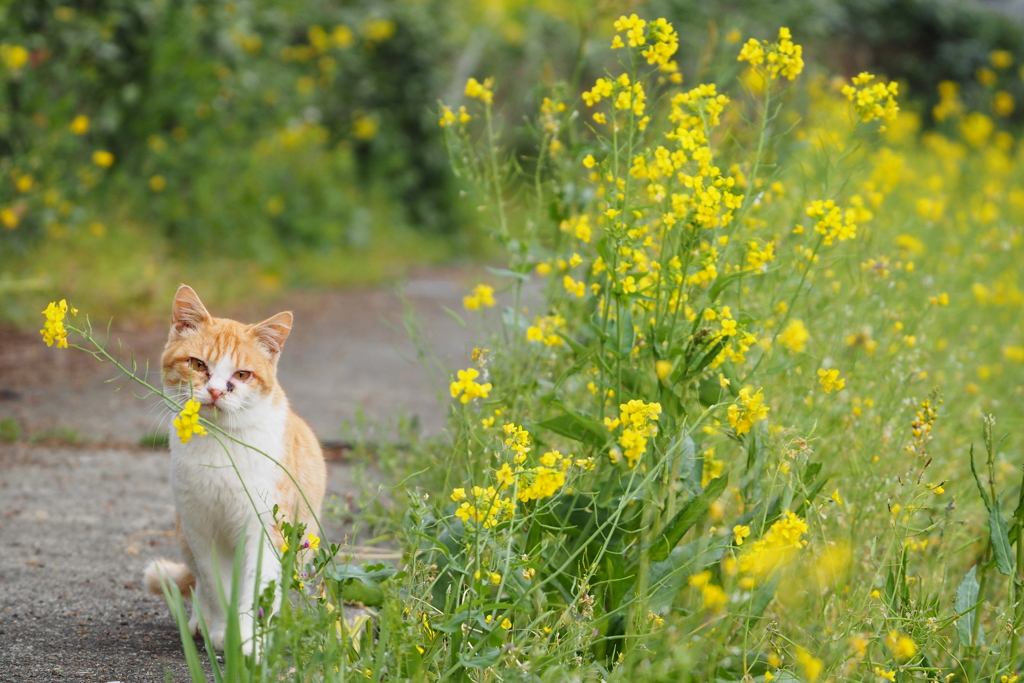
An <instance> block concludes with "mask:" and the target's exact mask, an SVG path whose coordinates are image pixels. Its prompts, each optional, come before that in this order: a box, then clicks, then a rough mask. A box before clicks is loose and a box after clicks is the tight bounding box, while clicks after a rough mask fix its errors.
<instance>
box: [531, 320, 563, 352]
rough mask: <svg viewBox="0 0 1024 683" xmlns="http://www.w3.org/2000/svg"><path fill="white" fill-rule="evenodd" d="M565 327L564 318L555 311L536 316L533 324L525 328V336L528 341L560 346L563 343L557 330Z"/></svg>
mask: <svg viewBox="0 0 1024 683" xmlns="http://www.w3.org/2000/svg"><path fill="white" fill-rule="evenodd" d="M564 327H565V318H563V317H562V316H560V315H558V314H557V313H555V314H552V315H543V316H537V317H536V318H534V320H533V324H532V325H530V326H529V327H527V328H526V338H527V339H529V340H530V341H538V342H543V344H544V345H545V346H561V345H562V344H564V343H565V341H564V340H563V339H562V337H561V336H559V334H558V331H559V330H561V329H563V328H564Z"/></svg>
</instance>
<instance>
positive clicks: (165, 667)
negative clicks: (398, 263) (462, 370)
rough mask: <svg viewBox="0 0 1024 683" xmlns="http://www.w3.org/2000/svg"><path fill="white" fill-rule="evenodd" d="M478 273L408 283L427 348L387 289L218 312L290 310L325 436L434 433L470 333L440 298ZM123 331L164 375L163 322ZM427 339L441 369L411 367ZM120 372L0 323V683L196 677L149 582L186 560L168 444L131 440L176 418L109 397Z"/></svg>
mask: <svg viewBox="0 0 1024 683" xmlns="http://www.w3.org/2000/svg"><path fill="white" fill-rule="evenodd" d="M474 277H475V275H474V274H472V273H467V272H458V271H449V272H430V273H424V274H421V275H419V276H417V277H414V278H413V279H411V280H410V281H409V282H408V284H407V287H406V290H405V291H406V294H407V299H408V302H409V305H410V306H411V307H412V308H413V309H414V310H415V311H416V314H417V317H418V319H419V321H420V325H421V329H422V339H423V344H422V345H421V346H420V347H419V349H418V348H417V345H415V344H413V343H412V342H410V341H409V338H408V335H407V334H406V332H405V330H404V329H403V325H402V312H403V304H402V302H401V300H400V298H399V297H398V296H397V295H396V294H395V292H394V290H383V289H381V290H354V291H346V292H318V293H297V294H292V295H289V296H287V297H286V298H285V300H284V301H282V302H280V303H279V304H278V305H275V306H273V307H272V308H271V307H268V310H244V309H242V310H235V311H218V310H213V311H211V312H212V313H213V314H214V315H221V316H226V317H235V318H237V319H240V320H243V321H257V320H260V319H263V318H265V317H267V316H268V315H271V314H273V313H275V312H277V311H279V310H282V309H291V310H294V311H295V315H296V323H295V327H294V329H293V331H292V335H291V337H290V338H289V340H288V342H287V345H286V347H285V350H284V353H283V354H282V358H281V363H280V369H279V379H280V381H281V384H282V386H284V388H285V391H286V392H287V394H288V397H289V399H290V401H291V403H292V407H293V408H294V409H295V410H296V412H298V413H299V414H300V415H301V416H302V417H304V418H305V419H306V420H307V421H308V422H309V423H310V424H311V426H312V427H313V429H314V431H316V433H317V434H318V436H319V437H320V438H321V440H326V441H331V440H339V439H340V440H344V439H351V438H355V437H358V436H360V435H362V436H364V437H366V436H367V434H366V432H367V431H368V430H369V431H370V432H371V433H370V434H369V435H368V436H369V438H376V439H388V438H395V434H396V433H397V432H396V431H395V429H394V426H395V425H396V424H397V421H398V420H399V419H400V418H402V419H405V420H406V421H415V422H416V423H417V424H418V425H419V426H420V429H421V430H422V431H423V432H426V433H437V432H438V431H440V430H441V429H442V427H443V415H444V413H443V411H444V405H445V394H446V387H447V377H448V373H449V372H450V371H451V369H453V368H455V367H456V366H459V367H465V364H466V361H467V353H468V351H469V350H470V349H471V348H472V346H473V343H472V342H473V338H474V336H475V334H474V330H473V329H472V328H473V327H474V326H475V324H474V323H470V325H469V327H468V328H465V327H462V326H461V325H460V324H459V323H458V322H457V321H456V320H455V318H454V317H453V316H451V315H449V314H448V313H446V312H445V311H444V309H443V308H442V307H447V308H449V309H452V310H461V299H462V296H463V294H464V293H465V292H466V290H467V289H468V286H470V285H472V284H473V282H472V281H471V280H472V279H473V278H474ZM201 294H202V293H201V292H200V295H201ZM168 305H169V304H168ZM494 315H495V314H494V313H493V312H491V316H490V319H491V320H492V321H493V318H494ZM467 322H469V319H467ZM485 324H486V323H485ZM115 334H116V336H117V337H118V338H119V339H120V340H121V344H122V348H123V349H124V350H125V355H126V356H129V355H130V353H134V354H135V358H136V359H137V360H138V361H139V363H140V366H143V367H144V366H145V362H146V361H147V360H148V361H149V362H150V368H152V370H151V372H150V379H151V380H153V381H156V380H157V379H158V377H159V373H158V371H157V370H156V369H157V368H158V365H157V363H158V361H159V354H160V351H161V349H162V347H163V343H164V340H165V338H166V330H165V329H162V328H158V329H145V330H131V331H125V330H121V331H120V332H117V333H115ZM115 347H116V344H115ZM420 349H422V351H423V352H424V353H425V354H426V355H427V356H429V357H431V358H433V359H434V360H435V361H436V362H435V363H434V367H435V368H436V369H435V371H433V372H431V371H428V370H427V369H425V368H424V365H423V364H422V363H418V362H417V354H418V352H419V350H420ZM112 376H114V373H113V372H112V369H111V367H110V366H105V365H101V364H99V363H97V362H96V361H95V360H93V359H91V358H90V357H88V356H86V355H85V354H83V353H80V352H77V351H75V350H73V349H69V350H61V351H57V350H55V349H49V348H47V347H46V346H45V345H43V344H42V343H41V342H40V341H39V336H38V334H31V333H15V332H11V331H6V332H0V420H3V419H5V418H14V419H15V420H16V421H17V423H18V425H19V426H20V429H21V433H22V439H21V441H20V442H19V443H14V444H3V443H0V683H7V682H8V681H10V682H12V683H13V682H18V683H21V682H28V681H33V682H38V683H42V682H44V681H68V680H72V681H75V680H82V681H105V682H110V681H122V682H124V683H129V682H131V683H134V682H136V681H163V680H165V678H164V676H165V673H166V672H171V675H172V676H173V680H174V681H185V680H188V678H187V671H186V667H185V663H184V659H183V657H182V654H181V646H180V643H179V640H178V633H177V630H176V627H175V625H174V622H173V620H172V619H171V616H170V612H169V610H168V608H167V606H166V605H165V604H164V601H163V599H162V598H159V597H156V596H151V595H148V594H147V593H145V592H144V591H143V589H142V587H141V581H140V576H141V572H142V569H143V567H144V566H145V564H146V563H147V562H148V561H149V560H150V559H152V558H154V557H158V556H161V555H168V556H170V557H177V555H176V548H175V547H174V545H173V542H172V540H171V538H170V536H169V532H170V530H171V528H172V526H173V505H172V500H171V492H170V485H169V482H168V462H167V453H166V449H153V448H149V449H144V448H139V447H138V443H139V440H140V438H141V437H143V435H145V434H149V433H153V432H156V431H166V426H167V424H168V422H169V420H170V415H169V414H167V413H166V411H163V410H162V409H161V408H160V407H159V405H158V404H157V403H156V402H155V401H154V400H153V399H152V397H150V398H149V399H146V400H139V399H137V398H136V397H135V396H133V394H132V390H131V389H130V388H128V387H126V388H123V389H121V390H120V391H115V389H116V388H117V386H118V383H105V382H104V380H106V379H108V378H110V377H112ZM69 443H73V444H74V445H69ZM358 471H360V470H358V469H356V468H354V467H353V466H352V465H349V464H346V463H344V462H337V461H335V462H331V464H330V480H329V487H328V493H329V495H330V494H334V495H335V496H339V497H341V498H342V499H344V498H346V496H347V497H348V499H349V500H351V498H352V493H353V491H355V490H357V489H359V487H360V486H361V485H362V484H364V483H365V482H360V481H357V480H356V479H355V477H356V474H355V473H356V472H358ZM371 476H372V473H371ZM326 507H327V505H325V508H326ZM338 533H340V531H339V532H338ZM332 540H334V539H332Z"/></svg>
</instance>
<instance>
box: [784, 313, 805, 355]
mask: <svg viewBox="0 0 1024 683" xmlns="http://www.w3.org/2000/svg"><path fill="white" fill-rule="evenodd" d="M810 338H811V335H810V334H809V333H808V332H807V328H806V327H804V322H803V321H802V320H797V319H794V320H790V321H789V324H788V325H786V329H784V330H783V331H782V332H781V333H780V334H779V336H778V339H777V341H778V342H779V343H780V344H782V345H783V346H785V347H786V348H787V349H789V350H790V351H792V352H794V353H800V352H802V351H803V350H804V349H806V348H807V340H808V339H810Z"/></svg>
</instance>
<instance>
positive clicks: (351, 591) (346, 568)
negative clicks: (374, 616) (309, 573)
mask: <svg viewBox="0 0 1024 683" xmlns="http://www.w3.org/2000/svg"><path fill="white" fill-rule="evenodd" d="M368 569H369V570H370V571H367V570H365V569H362V568H360V567H357V566H355V565H352V564H343V565H339V566H337V567H331V568H328V569H327V570H325V571H324V576H326V577H327V578H328V579H333V580H334V581H337V582H339V583H340V584H341V591H340V592H341V597H342V599H344V600H346V601H348V602H361V603H363V604H364V605H367V606H368V607H380V606H381V605H383V604H384V591H383V590H381V587H380V584H381V582H383V581H386V580H387V579H388V578H390V577H391V576H393V575H394V573H395V570H394V569H393V568H391V567H386V568H381V567H379V566H377V565H374V566H372V567H369V568H368Z"/></svg>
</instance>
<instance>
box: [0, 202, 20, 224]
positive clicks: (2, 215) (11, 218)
mask: <svg viewBox="0 0 1024 683" xmlns="http://www.w3.org/2000/svg"><path fill="white" fill-rule="evenodd" d="M19 222H21V217H20V216H18V213H17V212H16V211H15V210H14V209H12V208H11V207H9V206H5V207H4V208H2V209H0V223H3V224H4V227H5V228H7V229H8V230H14V229H15V228H16V227H18V223H19Z"/></svg>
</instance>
